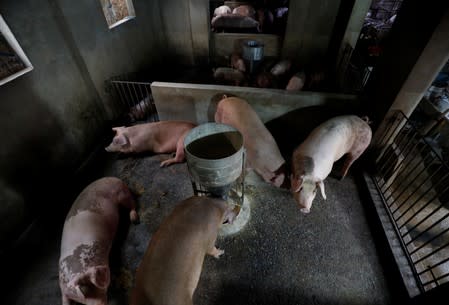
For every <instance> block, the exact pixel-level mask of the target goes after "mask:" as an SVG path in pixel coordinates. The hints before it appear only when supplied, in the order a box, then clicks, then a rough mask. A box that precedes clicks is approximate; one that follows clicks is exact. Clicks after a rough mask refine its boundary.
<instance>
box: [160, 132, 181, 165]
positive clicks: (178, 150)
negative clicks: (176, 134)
mask: <svg viewBox="0 0 449 305" xmlns="http://www.w3.org/2000/svg"><path fill="white" fill-rule="evenodd" d="M184 138H185V135H184V136H182V137H181V138H180V139H179V140H178V142H177V143H176V153H175V156H174V157H173V158H170V159H167V160H165V161H163V162H161V165H160V166H161V167H164V166H169V165H170V164H173V163H181V162H182V161H184Z"/></svg>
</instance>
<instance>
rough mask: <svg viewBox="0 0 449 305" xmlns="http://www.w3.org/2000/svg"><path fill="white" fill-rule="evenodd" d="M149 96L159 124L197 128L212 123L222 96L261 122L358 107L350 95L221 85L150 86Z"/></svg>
mask: <svg viewBox="0 0 449 305" xmlns="http://www.w3.org/2000/svg"><path fill="white" fill-rule="evenodd" d="M151 92H152V95H153V98H154V101H155V104H156V108H157V111H158V113H159V118H160V119H161V120H187V121H191V122H195V123H198V124H202V123H206V122H209V121H213V117H212V118H211V117H210V114H209V115H208V112H209V107H210V106H211V104H212V103H211V100H212V98H213V97H214V96H215V95H216V94H222V93H228V94H233V95H236V96H239V97H241V98H243V99H245V100H246V101H248V103H249V104H250V105H251V106H252V107H253V108H254V110H255V111H256V112H257V114H258V115H259V117H260V118H261V120H262V121H263V122H268V121H270V120H272V119H275V118H277V117H279V116H281V115H283V114H286V113H288V112H290V111H293V110H295V109H300V108H304V107H310V106H319V105H323V106H328V105H329V106H336V105H338V106H340V105H341V106H342V107H349V108H351V107H353V106H356V105H357V104H358V100H357V97H356V96H355V95H349V94H337V93H320V92H309V91H302V92H288V91H285V90H280V89H260V88H250V87H235V86H221V85H198V84H186V83H166V82H153V83H152V84H151ZM349 108H348V109H349Z"/></svg>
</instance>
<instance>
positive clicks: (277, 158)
mask: <svg viewBox="0 0 449 305" xmlns="http://www.w3.org/2000/svg"><path fill="white" fill-rule="evenodd" d="M215 122H217V123H223V124H227V125H230V126H232V127H234V128H236V129H237V130H238V131H240V133H241V134H242V136H243V141H244V146H245V149H246V156H247V159H246V161H247V165H248V167H249V168H253V169H254V170H255V171H256V172H257V173H258V174H259V175H261V176H262V178H263V179H264V180H265V181H266V182H269V183H271V184H273V185H275V186H277V187H280V186H281V185H282V184H283V182H284V179H285V171H284V170H285V160H284V158H283V157H282V155H281V152H280V151H279V147H278V146H277V144H276V141H275V140H274V138H273V136H272V135H271V133H270V132H269V131H268V129H267V128H266V127H265V125H264V123H263V122H262V121H261V120H260V118H259V116H258V115H257V113H256V112H255V111H254V110H253V108H252V107H251V106H250V105H249V104H248V103H247V102H246V101H245V100H243V99H241V98H238V97H227V96H226V95H223V99H222V100H221V101H220V102H218V105H217V110H216V112H215Z"/></svg>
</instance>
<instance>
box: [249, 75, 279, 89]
mask: <svg viewBox="0 0 449 305" xmlns="http://www.w3.org/2000/svg"><path fill="white" fill-rule="evenodd" d="M254 85H255V87H257V88H275V87H276V84H275V78H274V76H273V75H272V74H271V73H270V72H267V71H262V72H260V73H258V74H257V76H256V80H255V83H254Z"/></svg>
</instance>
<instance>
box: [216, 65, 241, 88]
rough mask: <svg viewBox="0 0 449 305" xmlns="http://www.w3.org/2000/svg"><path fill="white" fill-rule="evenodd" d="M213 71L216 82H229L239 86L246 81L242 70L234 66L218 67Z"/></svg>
mask: <svg viewBox="0 0 449 305" xmlns="http://www.w3.org/2000/svg"><path fill="white" fill-rule="evenodd" d="M242 62H243V61H242ZM243 64H244V63H243ZM213 72H214V78H215V80H217V81H218V82H223V83H230V84H232V85H235V86H241V85H243V84H244V83H245V81H246V77H245V74H243V72H242V71H240V70H237V69H234V68H228V67H220V68H217V69H215V70H213Z"/></svg>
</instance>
